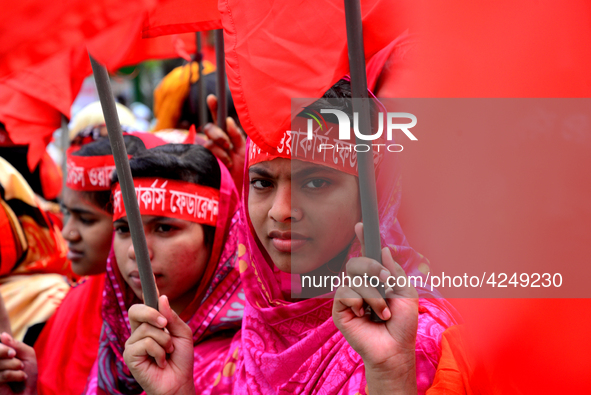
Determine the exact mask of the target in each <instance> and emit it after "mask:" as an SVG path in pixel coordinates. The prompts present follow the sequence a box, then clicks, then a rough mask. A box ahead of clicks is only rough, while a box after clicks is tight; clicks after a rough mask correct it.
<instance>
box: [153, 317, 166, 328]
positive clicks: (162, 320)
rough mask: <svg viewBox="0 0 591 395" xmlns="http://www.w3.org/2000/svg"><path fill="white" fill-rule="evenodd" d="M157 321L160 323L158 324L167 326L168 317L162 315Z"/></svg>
mask: <svg viewBox="0 0 591 395" xmlns="http://www.w3.org/2000/svg"><path fill="white" fill-rule="evenodd" d="M156 322H157V323H158V325H160V326H161V327H163V328H164V327H165V326H166V323H167V321H166V318H164V317H162V316H160V317H158V319H156Z"/></svg>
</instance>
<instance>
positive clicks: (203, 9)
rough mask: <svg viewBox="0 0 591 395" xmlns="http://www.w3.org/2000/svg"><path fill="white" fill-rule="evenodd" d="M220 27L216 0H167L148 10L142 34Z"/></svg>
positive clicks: (152, 35)
mask: <svg viewBox="0 0 591 395" xmlns="http://www.w3.org/2000/svg"><path fill="white" fill-rule="evenodd" d="M221 28H222V24H221V21H220V12H219V11H218V2H217V0H199V1H195V0H167V1H164V2H162V3H160V4H159V5H158V6H157V7H156V8H154V9H153V10H152V11H150V12H149V14H148V17H147V18H146V20H145V21H144V25H143V32H142V34H143V36H144V37H145V38H148V37H158V36H164V35H169V34H178V33H188V32H198V31H203V30H213V29H221Z"/></svg>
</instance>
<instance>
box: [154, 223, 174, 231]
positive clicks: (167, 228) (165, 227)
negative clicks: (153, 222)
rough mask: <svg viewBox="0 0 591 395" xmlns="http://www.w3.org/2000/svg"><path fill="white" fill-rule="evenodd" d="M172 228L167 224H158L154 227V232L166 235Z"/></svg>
mask: <svg viewBox="0 0 591 395" xmlns="http://www.w3.org/2000/svg"><path fill="white" fill-rule="evenodd" d="M173 229H174V228H173V227H172V226H171V225H167V224H160V225H158V226H157V227H156V232H158V233H167V232H170V231H172V230H173Z"/></svg>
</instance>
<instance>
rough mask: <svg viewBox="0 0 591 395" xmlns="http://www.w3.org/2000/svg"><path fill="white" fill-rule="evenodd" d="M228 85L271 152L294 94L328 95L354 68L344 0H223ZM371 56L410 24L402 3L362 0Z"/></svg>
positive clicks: (247, 124) (247, 123)
mask: <svg viewBox="0 0 591 395" xmlns="http://www.w3.org/2000/svg"><path fill="white" fill-rule="evenodd" d="M220 11H221V13H222V23H223V25H224V40H225V42H226V44H225V48H226V63H227V74H228V82H229V84H230V88H231V90H232V98H233V99H234V104H235V106H236V110H237V111H238V114H239V115H240V122H241V124H242V126H243V127H244V130H245V132H246V133H247V134H248V135H249V136H250V138H252V139H253V140H254V141H255V142H256V144H257V145H259V146H260V147H261V148H263V149H265V150H271V151H272V150H274V149H275V148H274V147H277V146H278V143H279V141H278V140H279V138H280V137H279V133H276V134H274V133H270V132H271V131H280V130H282V131H284V130H288V129H289V121H290V110H291V101H290V99H291V98H298V97H299V98H305V97H320V96H322V94H323V93H324V92H325V91H326V90H328V88H330V87H331V86H332V85H334V83H336V82H337V81H338V80H339V79H340V78H342V77H343V76H344V75H346V74H348V72H349V60H348V54H347V35H346V28H345V11H344V3H343V1H342V0H319V1H315V2H313V3H306V4H304V3H301V2H291V1H275V2H273V1H263V2H256V3H252V2H244V1H239V0H221V1H220ZM361 12H362V17H363V36H364V44H365V55H366V59H369V58H370V57H371V55H373V54H374V53H376V52H377V51H379V50H380V49H381V48H383V47H385V46H386V45H387V44H388V43H389V42H391V41H392V40H393V39H394V38H395V37H397V36H398V35H399V34H400V33H402V32H403V31H404V30H406V29H407V27H408V25H409V21H408V20H406V21H405V16H406V15H407V10H403V9H401V5H400V3H399V2H397V1H394V0H362V1H361Z"/></svg>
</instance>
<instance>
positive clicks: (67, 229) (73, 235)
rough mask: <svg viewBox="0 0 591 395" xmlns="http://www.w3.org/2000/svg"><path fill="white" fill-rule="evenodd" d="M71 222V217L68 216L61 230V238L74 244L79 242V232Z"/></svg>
mask: <svg viewBox="0 0 591 395" xmlns="http://www.w3.org/2000/svg"><path fill="white" fill-rule="evenodd" d="M72 222H73V221H72V216H70V218H68V222H66V225H65V226H64V228H63V229H62V236H63V238H64V239H66V240H67V241H69V242H71V243H74V242H76V241H79V240H80V232H79V231H78V229H76V228H75V227H74V226H73V225H72Z"/></svg>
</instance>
